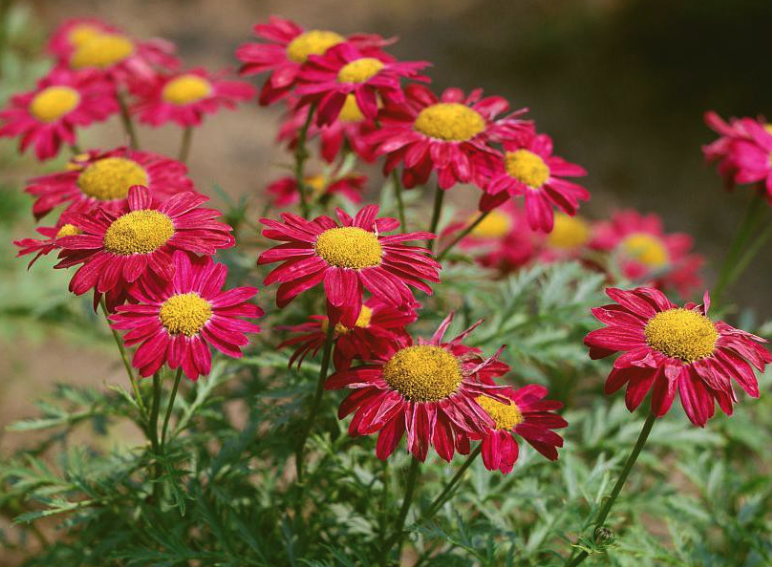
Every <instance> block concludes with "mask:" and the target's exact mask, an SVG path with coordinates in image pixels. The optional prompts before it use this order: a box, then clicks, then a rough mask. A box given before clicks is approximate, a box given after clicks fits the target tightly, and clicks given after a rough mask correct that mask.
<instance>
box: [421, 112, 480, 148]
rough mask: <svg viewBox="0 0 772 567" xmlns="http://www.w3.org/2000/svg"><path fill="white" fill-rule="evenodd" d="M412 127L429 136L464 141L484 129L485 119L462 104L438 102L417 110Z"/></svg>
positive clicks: (450, 140)
mask: <svg viewBox="0 0 772 567" xmlns="http://www.w3.org/2000/svg"><path fill="white" fill-rule="evenodd" d="M413 128H415V129H416V130H418V131H419V132H421V133H422V134H425V135H427V136H429V137H430V138H436V139H438V140H445V141H448V142H465V141H467V140H471V139H472V138H474V137H475V136H476V135H477V134H479V133H480V132H483V131H484V130H485V119H484V118H483V117H482V116H481V115H480V113H479V112H477V111H476V110H474V109H472V108H469V107H468V106H466V105H464V104H459V103H457V102H439V103H437V104H433V105H431V106H427V107H426V108H424V109H423V110H422V111H421V112H419V113H418V117H417V118H416V119H415V122H414V123H413Z"/></svg>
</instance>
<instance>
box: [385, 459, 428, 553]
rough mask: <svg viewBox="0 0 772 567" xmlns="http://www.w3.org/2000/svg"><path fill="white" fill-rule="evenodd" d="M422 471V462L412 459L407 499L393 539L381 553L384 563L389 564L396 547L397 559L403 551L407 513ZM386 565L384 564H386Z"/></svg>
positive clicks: (401, 509)
mask: <svg viewBox="0 0 772 567" xmlns="http://www.w3.org/2000/svg"><path fill="white" fill-rule="evenodd" d="M420 470H421V461H419V460H418V459H416V458H415V457H411V459H410V469H409V470H408V473H407V481H406V484H405V497H404V498H403V500H402V507H401V508H400V509H399V516H397V522H396V524H394V533H393V534H392V536H391V538H389V540H388V541H387V542H386V545H385V546H384V548H383V550H382V551H381V558H382V561H384V562H385V563H388V557H389V554H390V553H391V550H392V549H394V547H395V546H396V549H397V557H399V555H400V552H401V550H402V540H403V538H404V535H405V534H404V528H405V520H406V519H407V513H408V512H409V511H410V505H411V504H412V503H413V495H414V494H415V489H416V486H418V475H419V472H420ZM385 563H384V564H385Z"/></svg>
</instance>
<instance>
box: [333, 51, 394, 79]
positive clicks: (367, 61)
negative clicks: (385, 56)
mask: <svg viewBox="0 0 772 567" xmlns="http://www.w3.org/2000/svg"><path fill="white" fill-rule="evenodd" d="M381 69H383V61H381V60H379V59H376V58H375V57H362V58H361V59H356V60H354V61H352V62H351V63H347V64H346V65H344V66H343V67H342V68H341V70H340V71H338V82H339V83H364V82H365V81H367V80H369V79H372V78H373V77H374V76H375V75H377V74H378V72H379V71H380V70H381Z"/></svg>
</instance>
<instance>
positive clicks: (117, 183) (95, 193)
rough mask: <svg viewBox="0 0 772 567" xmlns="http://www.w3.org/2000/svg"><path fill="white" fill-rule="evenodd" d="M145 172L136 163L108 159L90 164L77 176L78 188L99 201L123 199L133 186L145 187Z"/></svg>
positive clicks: (116, 158) (113, 158)
mask: <svg viewBox="0 0 772 567" xmlns="http://www.w3.org/2000/svg"><path fill="white" fill-rule="evenodd" d="M147 182H148V177H147V172H146V171H145V170H144V169H143V168H142V166H140V165H139V164H138V163H137V162H135V161H132V160H130V159H126V158H120V157H108V158H104V159H100V160H99V161H95V162H94V163H92V164H90V165H89V166H88V167H86V169H84V170H83V173H81V174H80V175H79V176H78V181H77V185H78V188H79V189H80V190H81V191H82V192H83V193H84V194H85V195H88V196H89V197H93V198H95V199H99V200H100V201H111V200H113V199H123V198H125V197H126V195H128V194H129V188H130V187H131V186H133V185H147Z"/></svg>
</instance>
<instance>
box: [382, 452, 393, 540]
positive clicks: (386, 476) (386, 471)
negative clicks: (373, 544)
mask: <svg viewBox="0 0 772 567" xmlns="http://www.w3.org/2000/svg"><path fill="white" fill-rule="evenodd" d="M382 465H383V478H382V481H381V482H382V483H383V490H382V491H381V513H380V517H381V522H380V523H381V529H380V534H379V537H380V544H379V549H380V548H383V546H384V545H386V534H387V533H388V530H389V487H390V483H391V473H390V468H389V460H388V459H386V460H385V461H382Z"/></svg>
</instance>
